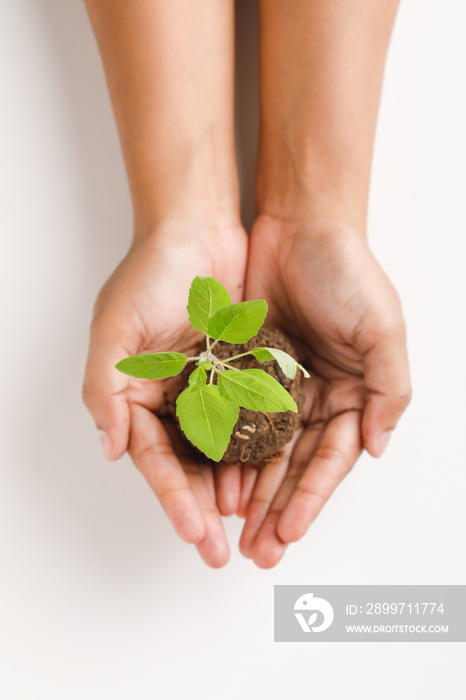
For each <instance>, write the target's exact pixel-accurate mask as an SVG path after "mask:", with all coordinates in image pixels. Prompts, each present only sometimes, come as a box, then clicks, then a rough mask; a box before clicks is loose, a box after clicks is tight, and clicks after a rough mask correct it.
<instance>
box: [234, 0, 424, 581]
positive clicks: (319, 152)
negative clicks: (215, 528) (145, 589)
mask: <svg viewBox="0 0 466 700" xmlns="http://www.w3.org/2000/svg"><path fill="white" fill-rule="evenodd" d="M396 10H397V2H393V0H380V2H374V1H373V0H341V2H338V3H328V2H327V1H326V0H313V1H312V2H309V1H308V0H293V2H291V3H288V2H284V1H283V0H262V2H260V22H261V54H260V57H261V58H260V61H261V109H262V119H261V138H260V152H259V164H258V174H257V207H258V217H257V220H256V222H255V224H254V227H253V230H252V233H251V238H250V247H249V255H248V269H247V278H246V298H249V299H255V298H266V299H267V300H268V302H269V316H268V318H269V320H270V321H271V322H272V323H274V324H276V325H277V326H278V327H280V328H281V329H282V330H283V331H285V332H286V333H287V334H288V335H289V336H290V338H291V339H292V340H294V342H295V344H296V346H297V347H298V348H299V350H300V353H301V358H302V360H303V361H305V362H307V364H308V366H309V369H310V372H311V375H312V377H311V379H310V380H306V382H305V383H304V386H305V388H306V390H307V399H308V400H307V402H306V410H305V427H304V429H303V430H302V432H301V434H300V435H299V437H298V438H297V440H295V441H294V443H293V445H292V448H291V449H290V450H289V453H288V454H287V455H286V457H285V458H284V459H282V460H280V461H278V462H275V463H271V464H270V465H268V466H267V467H266V468H265V469H263V470H262V471H261V472H260V475H259V476H258V478H257V481H256V483H255V485H254V489H253V492H252V496H251V498H250V501H249V505H248V508H247V512H246V513H245V515H246V522H245V526H244V529H243V533H242V536H241V541H240V549H241V551H242V553H243V554H244V555H245V556H247V557H250V558H252V559H253V560H254V561H255V563H256V564H257V565H258V566H261V567H264V568H269V567H272V566H275V565H276V564H277V563H278V561H279V560H280V559H281V557H282V556H283V554H284V552H285V550H286V547H287V545H288V544H289V543H290V542H294V541H296V540H298V539H299V538H300V537H302V536H303V535H304V533H305V532H306V531H307V529H308V528H309V526H310V524H311V523H312V522H313V520H314V519H315V517H316V516H317V514H318V513H319V512H320V510H321V508H322V506H323V505H324V504H325V502H326V501H327V499H328V498H329V497H330V495H331V494H332V493H333V491H334V490H335V488H336V487H337V485H338V484H339V483H340V481H341V480H342V479H343V477H344V476H345V475H346V474H347V473H348V472H349V471H350V469H351V468H352V466H353V464H354V462H355V461H356V459H357V458H358V456H359V454H360V453H361V450H362V449H363V448H365V449H366V450H367V451H368V452H369V454H371V455H372V456H374V457H380V456H381V454H382V453H383V451H384V449H385V447H386V445H387V443H388V440H389V437H390V435H391V431H392V430H393V429H394V428H395V426H396V423H397V421H398V419H399V417H400V416H401V414H402V412H403V411H404V409H405V408H406V406H407V405H408V403H409V400H410V396H411V385H410V377H409V367H408V359H407V351H406V332H405V324H404V321H403V315H402V310H401V305H400V301H399V298H398V295H397V293H396V291H395V290H394V288H393V286H392V284H391V283H390V281H389V280H388V278H387V277H386V275H385V273H384V272H383V270H382V269H381V267H380V265H379V264H378V263H377V261H376V260H375V258H374V257H373V255H372V253H371V251H370V249H369V247H368V243H367V237H366V216H367V202H368V194H369V180H370V170H371V161H372V151H373V142H374V133H375V127H376V120H377V111H378V105H379V99H380V91H381V85H382V78H383V70H384V64H385V57H386V51H387V47H388V42H389V37H390V33H391V29H392V25H393V21H394V18H395V14H396Z"/></svg>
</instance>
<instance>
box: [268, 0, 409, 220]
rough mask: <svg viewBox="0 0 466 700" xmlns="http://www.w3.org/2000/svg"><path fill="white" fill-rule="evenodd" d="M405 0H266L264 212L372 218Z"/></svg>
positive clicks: (345, 218)
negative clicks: (386, 89) (386, 76)
mask: <svg viewBox="0 0 466 700" xmlns="http://www.w3.org/2000/svg"><path fill="white" fill-rule="evenodd" d="M397 6H398V0H339V2H333V3H329V2H327V0H311V1H309V0H293V1H292V2H285V0H261V2H260V13H261V59H260V60H261V105H262V117H261V141H260V153H259V166H258V178H257V200H258V210H259V213H262V214H267V215H270V216H273V217H278V218H287V217H289V218H295V217H297V216H298V217H301V216H306V217H309V216H311V217H312V218H314V219H316V218H317V219H323V220H328V219H330V220H331V219H343V220H345V221H346V222H347V223H349V224H351V225H354V226H355V227H358V228H359V229H360V230H364V228H365V219H366V212H367V200H368V192H369V180H370V170H371V160H372V151H373V142H374V135H375V127H376V121H377V112H378V106H379V100H380V92H381V86H382V79H383V72H384V65H385V58H386V52H387V48H388V43H389V39H390V34H391V30H392V26H393V22H394V19H395V15H396V10H397Z"/></svg>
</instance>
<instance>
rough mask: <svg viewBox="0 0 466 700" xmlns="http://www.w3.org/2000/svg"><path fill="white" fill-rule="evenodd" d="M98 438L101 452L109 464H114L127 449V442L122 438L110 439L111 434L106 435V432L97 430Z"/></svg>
mask: <svg viewBox="0 0 466 700" xmlns="http://www.w3.org/2000/svg"><path fill="white" fill-rule="evenodd" d="M98 434H99V438H100V444H101V447H102V451H103V453H104V455H105V458H106V459H108V460H109V461H110V462H115V461H116V460H117V459H120V457H122V456H123V455H124V454H125V452H126V449H127V447H128V444H127V442H128V441H127V440H125V439H124V437H123V436H117V437H116V438H112V436H111V434H110V433H108V432H107V431H106V430H98Z"/></svg>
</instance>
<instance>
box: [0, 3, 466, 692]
mask: <svg viewBox="0 0 466 700" xmlns="http://www.w3.org/2000/svg"><path fill="white" fill-rule="evenodd" d="M237 14H238V22H239V31H240V34H241V36H240V39H239V40H238V43H239V48H240V52H239V56H238V70H239V77H240V79H241V90H240V95H239V96H240V98H241V100H242V105H243V106H242V107H241V108H240V109H239V111H238V116H239V120H238V123H239V132H240V133H239V147H240V165H241V170H242V172H243V184H244V185H245V189H244V197H243V204H244V208H245V221H246V222H247V223H249V222H250V220H251V218H252V210H251V201H252V200H251V182H252V175H251V166H252V165H253V160H254V159H253V157H252V154H253V153H254V141H255V136H256V119H257V100H256V99H255V98H254V92H253V91H254V89H255V88H256V86H255V78H256V69H255V66H254V56H255V46H254V35H255V31H256V16H255V8H254V3H253V2H252V0H241V1H240V2H239V3H238V8H237ZM465 22H466V9H465V5H464V3H462V2H460V1H459V0H457V1H456V2H455V1H454V0H445V2H441V3H440V2H437V1H436V2H434V1H433V0H405V3H404V5H403V7H402V9H401V11H400V14H399V17H398V22H397V26H396V29H395V33H394V37H393V41H392V45H391V50H390V56H389V61H388V67H387V74H386V82H385V91H384V97H383V103H382V111H381V118H380V123H379V130H378V137H377V148H376V158H375V165H374V176H373V187H372V200H371V211H370V239H371V245H372V247H373V250H374V251H375V252H376V254H377V255H378V257H379V259H380V261H381V262H382V264H383V265H384V267H385V269H386V270H387V272H388V273H389V275H390V276H391V278H392V280H393V281H394V283H395V285H396V286H397V288H398V290H399V292H400V294H401V297H402V299H403V303H404V310H405V315H406V318H407V322H408V327H409V349H410V357H411V364H412V374H413V386H414V398H413V401H412V404H411V406H410V408H409V410H408V412H407V414H406V416H405V417H404V419H403V421H402V423H401V425H400V426H399V429H398V430H397V431H396V433H395V435H394V437H393V441H392V443H391V445H390V447H389V449H388V451H387V453H386V455H385V456H384V457H383V459H382V460H380V461H375V460H372V459H370V458H369V457H367V456H364V457H363V458H362V459H361V460H360V461H359V463H358V465H357V467H356V468H355V469H354V470H353V472H352V473H351V474H350V476H349V477H348V478H347V479H346V481H345V482H344V483H343V484H342V485H341V486H340V487H339V489H338V491H337V493H336V494H335V495H334V496H333V498H332V499H331V502H329V504H328V505H327V506H326V507H325V509H324V511H323V512H322V514H321V516H320V517H319V518H318V520H317V521H316V523H315V524H314V525H313V527H312V529H311V530H310V532H309V533H308V535H307V536H306V537H305V538H304V539H303V540H302V541H301V542H299V543H298V544H295V545H293V546H292V547H290V548H289V550H288V552H287V554H286V556H285V559H284V560H283V562H282V563H281V564H280V565H279V566H278V567H277V568H276V569H273V570H270V571H262V570H259V569H257V568H255V567H254V565H253V564H252V563H251V562H250V561H248V560H246V559H244V558H242V557H241V555H240V554H239V553H238V552H237V541H238V538H239V535H240V531H241V522H240V521H239V520H238V519H235V518H233V519H229V520H228V521H227V522H226V528H227V532H228V536H229V539H230V542H231V545H232V550H233V553H232V557H231V561H230V563H229V564H228V565H227V566H226V567H225V568H224V569H222V570H219V571H214V570H211V569H208V568H207V567H206V566H205V565H204V564H203V563H202V561H201V560H200V558H199V557H198V554H197V552H196V550H195V549H194V548H193V547H189V546H188V545H185V544H183V543H182V542H181V541H179V540H178V539H177V538H176V536H175V534H174V533H173V531H172V528H171V526H170V524H169V523H168V521H167V519H166V517H165V515H164V514H163V512H162V509H161V507H160V506H159V504H158V502H157V501H156V499H155V497H154V496H153V494H152V493H151V492H150V490H149V488H148V486H147V485H146V484H145V482H144V481H143V479H142V477H141V476H140V475H139V473H138V472H137V471H136V470H135V468H134V467H133V466H132V464H131V463H130V461H129V459H128V458H127V457H124V458H123V459H122V460H120V461H119V462H117V463H113V464H112V463H107V462H106V461H105V460H104V458H103V456H102V455H101V451H100V446H99V444H98V440H97V434H96V431H95V429H94V426H93V423H92V421H91V419H90V417H89V416H88V415H87V413H86V411H85V409H84V407H83V406H82V404H81V398H80V389H81V380H82V373H83V366H84V361H85V356H86V349H87V334H88V324H89V320H90V314H91V307H92V303H93V300H94V298H95V295H96V293H97V291H98V289H99V287H100V286H101V284H102V283H103V281H104V280H105V279H106V277H107V276H108V275H109V274H110V272H111V271H112V269H113V268H114V267H115V265H116V264H117V263H118V261H119V260H120V259H121V257H122V256H123V255H124V253H125V252H126V250H127V247H128V245H129V239H130V231H131V226H132V222H131V211H130V203H129V196H128V190H127V184H126V180H125V174H124V170H123V166H122V160H121V156H120V151H119V145H118V141H117V135H116V130H115V126H114V123H113V117H112V113H111V109H110V106H109V101H108V97H107V93H106V88H105V83H104V79H103V74H102V69H101V65H100V60H99V56H98V53H97V49H96V46H95V42H94V38H93V36H92V34H91V30H90V27H89V25H88V21H87V17H86V15H85V12H84V9H83V6H82V5H81V3H80V2H79V1H77V0H73V1H71V0H67V1H65V0H0V71H1V91H0V119H1V130H0V141H1V159H0V202H1V204H0V220H1V231H2V237H1V249H0V292H1V293H0V305H1V325H0V328H1V343H0V353H1V357H0V366H1V388H0V403H1V405H0V431H1V441H0V460H1V461H0V466H1V471H0V494H1V496H0V498H1V508H0V566H1V574H0V596H1V597H0V695H1V697H2V698H5V700H16V699H23V698H24V699H26V698H27V699H28V700H30V699H32V700H41V699H42V698H44V699H45V698H47V699H48V700H54V699H55V698H57V699H58V698H60V699H63V698H66V700H74V699H75V698H76V699H77V698H79V699H81V698H89V699H90V700H94V699H95V700H101V699H103V700H106V699H107V698H109V699H112V700H119V699H126V698H128V699H129V698H131V700H133V699H135V700H140V699H146V698H154V697H156V696H157V697H161V698H169V699H171V698H181V697H185V696H186V697H192V698H206V699H207V700H210V699H215V700H231V699H233V698H235V699H236V698H240V697H241V698H244V699H245V700H249V699H252V698H272V699H274V698H282V697H294V698H297V699H298V700H301V699H304V698H319V700H327V699H328V700H333V699H334V698H343V697H344V698H354V699H356V698H358V700H361V699H362V700H365V699H366V698H367V699H369V698H370V699H371V700H372V698H377V699H378V700H385V699H387V700H388V699H390V700H391V699H392V698H394V697H396V698H397V700H403V699H404V698H406V699H407V698H413V697H422V698H424V699H425V700H429V699H431V698H432V699H434V698H439V697H448V698H449V700H456V699H459V698H464V696H465V692H466V685H465V683H466V681H465V676H464V652H465V648H464V646H465V645H463V644H456V645H455V644H440V643H437V644H406V643H404V644H376V643H371V644H274V643H273V641H272V639H273V616H272V602H273V584H278V583H296V584H307V583H309V584H312V583H313V582H314V583H319V584H326V583H333V584H336V583H342V584H343V583H353V584H355V583H366V584H369V583H372V584H377V583H378V584H389V583H394V584H395V583H404V584H414V583H424V584H428V583H430V584H434V583H463V584H464V583H466V580H465V574H466V568H465V557H464V539H465V528H466V509H465V495H466V490H465V487H466V456H465V455H466V444H465V443H466V440H465V434H466V431H465V423H466V409H465V389H466V381H465V380H466V376H465V373H466V372H465V364H466V363H465V360H466V356H465V345H466V343H465V341H466V333H465V310H464V307H465V298H466V282H465V278H466V273H465V268H464V258H465V252H466V244H465V233H466V208H465V206H464V199H465V185H466V182H465V161H466V135H465V125H466V98H465V87H466V44H465V42H464V26H465ZM245 171H247V172H245Z"/></svg>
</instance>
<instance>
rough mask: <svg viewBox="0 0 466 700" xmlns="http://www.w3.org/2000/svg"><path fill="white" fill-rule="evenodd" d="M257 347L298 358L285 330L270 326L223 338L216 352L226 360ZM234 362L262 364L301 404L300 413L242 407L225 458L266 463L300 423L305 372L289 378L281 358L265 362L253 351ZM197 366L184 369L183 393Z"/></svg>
mask: <svg viewBox="0 0 466 700" xmlns="http://www.w3.org/2000/svg"><path fill="white" fill-rule="evenodd" d="M256 347H273V348H278V349H279V350H284V351H285V352H287V353H288V354H290V355H292V356H293V357H294V358H295V359H298V358H297V355H296V352H295V350H294V348H293V346H292V345H291V343H290V342H289V340H288V339H287V338H286V337H285V336H284V335H283V333H281V332H280V331H278V330H276V329H273V328H267V327H266V328H262V329H261V330H260V331H259V333H258V334H257V335H256V336H255V337H254V338H252V339H251V340H249V341H248V342H247V343H243V344H238V345H232V344H230V343H222V342H219V343H218V345H217V346H216V347H215V350H214V353H215V355H216V357H218V359H219V360H222V359H225V360H226V359H227V358H228V357H232V356H233V355H239V354H241V353H243V352H246V351H247V350H252V349H253V348H256ZM201 349H203V348H201ZM234 365H235V367H238V368H239V369H251V368H258V369H262V370H264V371H265V372H267V373H268V374H270V375H271V376H272V377H274V378H275V379H276V380H277V381H279V382H280V384H282V385H283V386H284V387H285V389H287V390H288V391H289V392H290V394H291V396H292V397H293V398H294V400H295V401H296V404H297V406H298V413H293V412H292V411H285V412H282V413H263V412H262V411H249V410H247V409H246V408H241V409H240V412H239V416H238V421H237V423H236V425H235V427H234V428H233V434H232V436H231V440H230V444H229V446H228V448H227V451H226V452H225V455H224V456H223V459H222V461H224V462H245V463H248V464H255V465H257V466H263V465H264V464H266V463H267V462H271V461H272V460H273V459H276V458H277V457H278V456H280V450H281V449H282V448H283V447H284V446H285V445H286V443H287V442H289V441H290V440H291V438H292V437H293V433H294V432H295V430H296V429H297V428H298V427H299V425H300V422H301V418H300V412H299V411H300V410H301V407H302V404H303V392H302V390H301V388H300V385H301V373H300V372H299V371H298V372H297V373H296V376H295V378H294V379H289V378H288V377H286V376H285V375H284V374H283V372H282V371H281V369H280V367H279V366H278V363H277V362H275V361H270V362H264V363H263V364H261V363H260V362H258V361H257V360H256V359H255V358H254V357H253V356H252V355H248V356H247V357H242V358H240V359H239V360H235V361H234ZM193 369H194V366H193V365H189V366H188V367H187V368H186V370H185V371H184V372H185V377H184V379H185V382H184V384H183V386H181V388H180V391H179V393H181V391H183V389H185V388H186V386H187V379H188V376H189V374H190V373H191V371H192V370H193ZM190 444H191V443H190Z"/></svg>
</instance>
